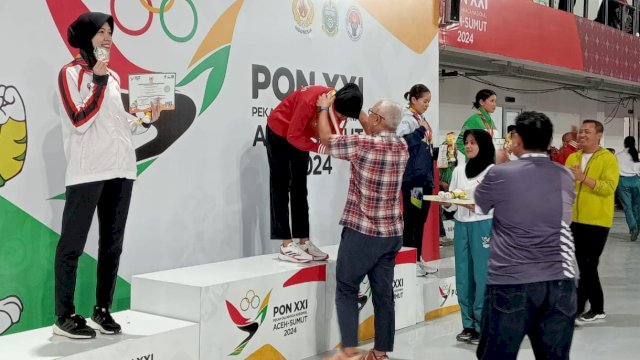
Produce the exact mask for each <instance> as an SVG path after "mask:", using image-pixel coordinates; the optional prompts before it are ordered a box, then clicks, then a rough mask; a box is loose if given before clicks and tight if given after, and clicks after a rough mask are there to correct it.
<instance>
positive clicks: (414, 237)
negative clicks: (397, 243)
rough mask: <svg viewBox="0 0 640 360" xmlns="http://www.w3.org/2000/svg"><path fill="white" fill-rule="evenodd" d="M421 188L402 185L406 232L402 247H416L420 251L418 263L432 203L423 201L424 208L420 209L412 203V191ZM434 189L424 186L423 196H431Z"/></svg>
mask: <svg viewBox="0 0 640 360" xmlns="http://www.w3.org/2000/svg"><path fill="white" fill-rule="evenodd" d="M416 187H421V186H410V185H408V184H402V211H403V213H402V217H403V219H404V231H403V233H402V246H408V247H414V248H416V249H418V258H417V261H420V255H422V235H423V234H424V223H425V222H426V221H427V215H429V208H430V207H431V202H429V201H423V202H422V208H421V209H418V208H417V207H416V206H415V205H413V204H412V203H411V189H413V188H416ZM432 191H433V188H432V187H426V186H422V194H423V195H431V192H432Z"/></svg>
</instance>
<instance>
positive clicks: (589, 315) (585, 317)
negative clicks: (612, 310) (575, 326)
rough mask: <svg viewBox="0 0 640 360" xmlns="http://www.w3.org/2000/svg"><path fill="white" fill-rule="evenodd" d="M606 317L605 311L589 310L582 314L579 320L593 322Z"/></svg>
mask: <svg viewBox="0 0 640 360" xmlns="http://www.w3.org/2000/svg"><path fill="white" fill-rule="evenodd" d="M606 317H607V314H605V313H604V311H603V312H602V313H595V312H593V311H591V310H589V311H587V312H586V313H584V314H582V315H581V316H580V317H579V318H578V321H582V322H592V321H596V320H602V319H604V318H606Z"/></svg>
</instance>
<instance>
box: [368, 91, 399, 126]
mask: <svg viewBox="0 0 640 360" xmlns="http://www.w3.org/2000/svg"><path fill="white" fill-rule="evenodd" d="M376 106H377V107H378V111H379V112H380V116H382V117H383V119H382V123H383V124H384V127H385V128H386V129H387V130H389V131H393V132H395V131H396V128H397V127H398V124H400V120H401V119H402V107H401V106H400V105H399V104H398V103H396V102H395V101H392V100H387V99H383V100H380V101H378V102H377V103H376V104H375V105H374V107H376Z"/></svg>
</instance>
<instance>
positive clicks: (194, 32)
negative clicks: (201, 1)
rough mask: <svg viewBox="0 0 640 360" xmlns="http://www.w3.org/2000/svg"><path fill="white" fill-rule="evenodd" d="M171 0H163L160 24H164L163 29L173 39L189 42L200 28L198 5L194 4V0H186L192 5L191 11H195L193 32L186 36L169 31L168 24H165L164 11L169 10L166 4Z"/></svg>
mask: <svg viewBox="0 0 640 360" xmlns="http://www.w3.org/2000/svg"><path fill="white" fill-rule="evenodd" d="M169 1H171V0H162V3H161V4H160V24H161V25H162V30H164V33H165V34H167V36H168V37H169V38H170V39H171V40H173V41H176V42H187V41H189V40H191V38H192V37H193V35H195V34H196V29H197V28H198V13H197V12H196V7H195V5H193V1H192V0H185V1H186V2H187V4H188V5H189V6H190V7H191V11H192V12H193V28H192V29H191V32H190V33H189V34H187V35H186V36H176V35H174V34H173V33H171V31H169V29H168V28H167V24H165V22H164V13H165V12H166V11H167V9H166V6H167V2H169Z"/></svg>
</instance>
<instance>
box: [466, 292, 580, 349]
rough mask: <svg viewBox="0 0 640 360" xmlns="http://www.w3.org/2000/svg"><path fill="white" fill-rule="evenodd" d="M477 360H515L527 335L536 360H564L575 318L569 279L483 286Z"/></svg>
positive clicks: (574, 293)
mask: <svg viewBox="0 0 640 360" xmlns="http://www.w3.org/2000/svg"><path fill="white" fill-rule="evenodd" d="M484 299H485V300H484V301H485V302H484V308H483V311H482V326H481V328H482V332H481V333H480V345H478V350H477V352H476V355H477V357H478V359H491V360H509V359H516V357H517V356H518V350H519V349H520V344H521V343H522V340H523V339H524V336H525V335H527V336H529V339H530V340H531V347H532V348H533V353H534V355H535V357H536V359H545V360H546V359H568V358H569V350H571V341H572V340H573V328H574V326H575V325H574V321H575V315H576V286H575V283H574V281H573V280H554V281H544V282H537V283H530V284H518V285H487V289H486V290H485V297H484Z"/></svg>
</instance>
